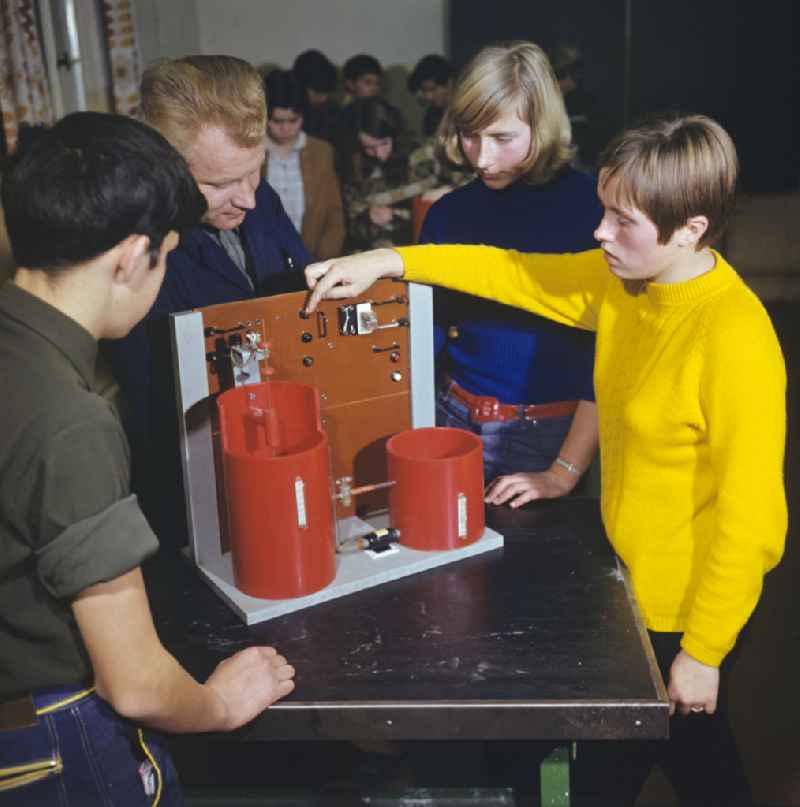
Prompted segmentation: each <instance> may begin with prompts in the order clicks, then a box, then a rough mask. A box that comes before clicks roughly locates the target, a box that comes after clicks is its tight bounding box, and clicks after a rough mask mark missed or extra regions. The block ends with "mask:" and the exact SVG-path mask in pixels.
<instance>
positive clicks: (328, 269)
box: [306, 249, 403, 313]
mask: <svg viewBox="0 0 800 807" xmlns="http://www.w3.org/2000/svg"><path fill="white" fill-rule="evenodd" d="M402 276H403V259H402V258H401V257H400V256H399V255H398V254H397V253H396V252H395V251H394V250H392V249H373V250H370V251H369V252H360V253H359V254H358V255H350V256H345V257H344V258H332V259H330V260H327V261H320V262H319V263H312V264H309V265H308V266H307V267H306V283H307V284H308V288H310V289H311V290H312V294H311V296H310V297H309V298H308V302H307V303H306V311H308V313H311V312H313V311H314V310H315V309H316V307H317V306H318V305H319V302H320V300H342V299H346V298H348V297H358V295H359V294H363V293H364V292H365V291H366V290H367V289H368V288H369V287H370V286H371V285H372V284H373V283H374V282H375V281H376V280H380V279H381V278H382V277H402Z"/></svg>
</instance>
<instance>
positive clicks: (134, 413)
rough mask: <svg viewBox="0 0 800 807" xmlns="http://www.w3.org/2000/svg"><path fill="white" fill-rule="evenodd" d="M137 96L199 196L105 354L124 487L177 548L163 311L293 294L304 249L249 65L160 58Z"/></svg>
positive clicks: (179, 526)
mask: <svg viewBox="0 0 800 807" xmlns="http://www.w3.org/2000/svg"><path fill="white" fill-rule="evenodd" d="M141 95H142V118H143V119H144V121H145V122H146V123H148V124H150V125H151V126H152V127H154V128H155V129H157V130H158V131H159V132H160V133H161V134H162V135H163V136H164V137H165V138H166V139H167V140H168V141H169V142H170V143H171V144H172V145H173V146H174V147H175V148H176V149H177V150H178V151H179V152H180V153H181V154H182V155H183V157H184V158H185V160H186V162H187V163H188V165H189V170H190V171H191V173H192V176H193V177H194V179H195V181H196V182H197V185H198V187H199V188H200V190H201V192H202V193H203V196H205V198H206V202H207V203H208V210H207V212H206V214H205V215H204V216H203V219H202V222H201V223H200V224H199V225H198V226H197V227H194V228H192V229H191V230H190V231H189V232H188V233H187V234H185V235H184V237H183V238H182V239H181V243H180V245H179V246H178V247H177V249H175V250H174V251H173V252H172V253H171V254H170V255H169V257H168V259H167V273H166V277H165V280H164V284H163V286H162V287H161V291H160V292H159V295H158V297H157V299H156V301H155V304H154V305H153V309H152V311H151V312H150V315H149V317H148V318H147V320H146V321H145V322H144V323H142V324H141V325H140V326H139V327H138V328H137V329H135V330H134V331H133V332H132V333H131V335H130V336H129V337H128V338H127V339H126V340H123V342H122V343H121V344H120V345H119V346H118V347H116V348H115V349H114V350H113V354H112V363H113V367H114V374H115V376H116V378H117V381H118V382H119V384H120V388H121V391H122V395H123V399H124V401H125V403H126V404H127V407H126V411H127V418H126V428H127V431H128V435H129V438H130V441H131V444H132V446H133V449H134V453H133V461H134V486H135V488H136V489H137V491H138V492H139V495H140V497H141V498H142V502H143V506H144V508H145V512H146V513H147V515H148V517H149V518H150V520H151V522H152V523H153V525H154V527H155V528H156V531H157V532H158V533H159V534H160V537H161V538H162V540H164V541H171V540H172V541H174V540H176V539H177V541H178V542H179V543H180V542H181V538H182V535H181V533H182V532H183V531H184V530H185V525H184V524H183V522H182V520H178V521H176V519H182V517H183V516H182V513H183V508H182V507H181V505H180V501H182V495H181V491H180V488H179V486H178V485H177V482H176V481H175V480H177V479H179V478H180V469H179V465H178V446H177V431H176V428H175V423H176V418H175V413H174V406H175V404H174V392H173V389H172V373H171V366H170V365H171V361H170V348H169V344H168V340H167V339H166V338H164V337H165V333H166V328H165V324H166V319H167V315H168V314H170V313H174V312H177V311H186V310H189V309H192V308H201V307H204V306H208V305H215V304H218V303H229V302H234V301H238V300H246V299H249V298H254V297H263V296H268V295H270V294H275V293H277V292H282V291H295V290H299V289H301V288H303V276H302V270H303V269H304V268H305V266H306V264H308V263H309V262H310V261H311V255H310V254H309V253H308V251H307V250H306V248H305V247H304V245H303V242H302V240H301V239H300V236H299V234H298V233H297V230H296V229H295V228H294V226H293V225H292V223H291V221H290V220H289V217H288V216H287V215H286V212H285V211H284V209H283V205H282V204H281V201H280V198H279V197H278V195H277V193H275V191H274V190H273V189H272V188H271V187H270V185H269V184H268V183H267V181H266V180H265V179H264V178H263V175H262V167H263V164H264V159H265V155H266V131H267V106H266V100H265V96H264V85H263V81H262V78H261V76H260V75H259V74H258V72H257V71H256V70H255V68H254V67H253V66H252V65H250V64H249V63H247V62H246V61H243V60H242V59H237V58H235V57H233V56H186V57H183V58H181V59H164V60H161V61H159V62H157V63H156V64H154V65H153V66H152V67H150V68H149V69H148V70H147V71H145V74H144V76H143V79H142V87H141ZM174 533H177V535H173V534H174Z"/></svg>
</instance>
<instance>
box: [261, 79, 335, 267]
mask: <svg viewBox="0 0 800 807" xmlns="http://www.w3.org/2000/svg"><path fill="white" fill-rule="evenodd" d="M264 88H265V90H266V94H267V115H268V119H267V158H266V175H267V181H268V182H269V184H270V185H271V186H272V188H273V189H274V190H275V192H276V193H277V194H278V196H280V198H281V202H282V203H283V208H284V210H285V211H286V214H287V215H288V216H289V218H290V219H291V222H292V224H293V225H294V227H295V229H296V230H297V231H298V232H299V233H300V235H301V237H302V239H303V243H304V244H305V246H306V249H308V251H309V252H310V253H311V254H312V255H315V256H316V257H317V258H319V259H324V258H333V257H334V256H336V255H341V254H342V245H343V244H344V212H343V210H342V192H341V189H340V188H339V179H338V177H337V176H336V169H335V168H334V156H333V147H332V146H331V145H330V144H329V143H326V142H325V141H324V140H320V139H318V138H316V137H312V136H311V135H308V134H306V132H304V131H303V128H304V118H303V108H304V107H303V88H302V86H301V84H300V82H299V81H298V80H297V78H296V77H295V75H294V74H293V73H291V72H290V71H288V70H273V71H272V72H271V73H270V74H269V75H268V76H267V78H266V79H265V82H264Z"/></svg>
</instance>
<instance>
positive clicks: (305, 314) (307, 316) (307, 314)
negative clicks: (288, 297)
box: [298, 308, 311, 319]
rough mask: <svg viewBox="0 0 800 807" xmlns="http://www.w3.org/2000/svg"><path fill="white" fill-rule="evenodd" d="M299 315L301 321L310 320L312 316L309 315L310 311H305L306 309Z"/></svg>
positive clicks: (301, 310) (302, 309)
mask: <svg viewBox="0 0 800 807" xmlns="http://www.w3.org/2000/svg"><path fill="white" fill-rule="evenodd" d="M298 313H299V315H300V319H308V318H309V317H310V316H311V314H309V313H308V311H306V310H305V308H301V309H300V311H299V312H298Z"/></svg>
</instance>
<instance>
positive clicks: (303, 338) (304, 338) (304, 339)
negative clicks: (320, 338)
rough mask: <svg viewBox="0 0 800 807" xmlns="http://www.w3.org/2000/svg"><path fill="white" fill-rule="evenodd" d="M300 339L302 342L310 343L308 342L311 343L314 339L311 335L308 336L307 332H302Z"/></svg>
mask: <svg viewBox="0 0 800 807" xmlns="http://www.w3.org/2000/svg"><path fill="white" fill-rule="evenodd" d="M300 338H301V339H302V340H303V341H304V342H310V341H311V340H312V339H313V338H314V337H313V336H312V335H311V334H310V333H309V332H308V331H303V333H302V335H301V337H300Z"/></svg>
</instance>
